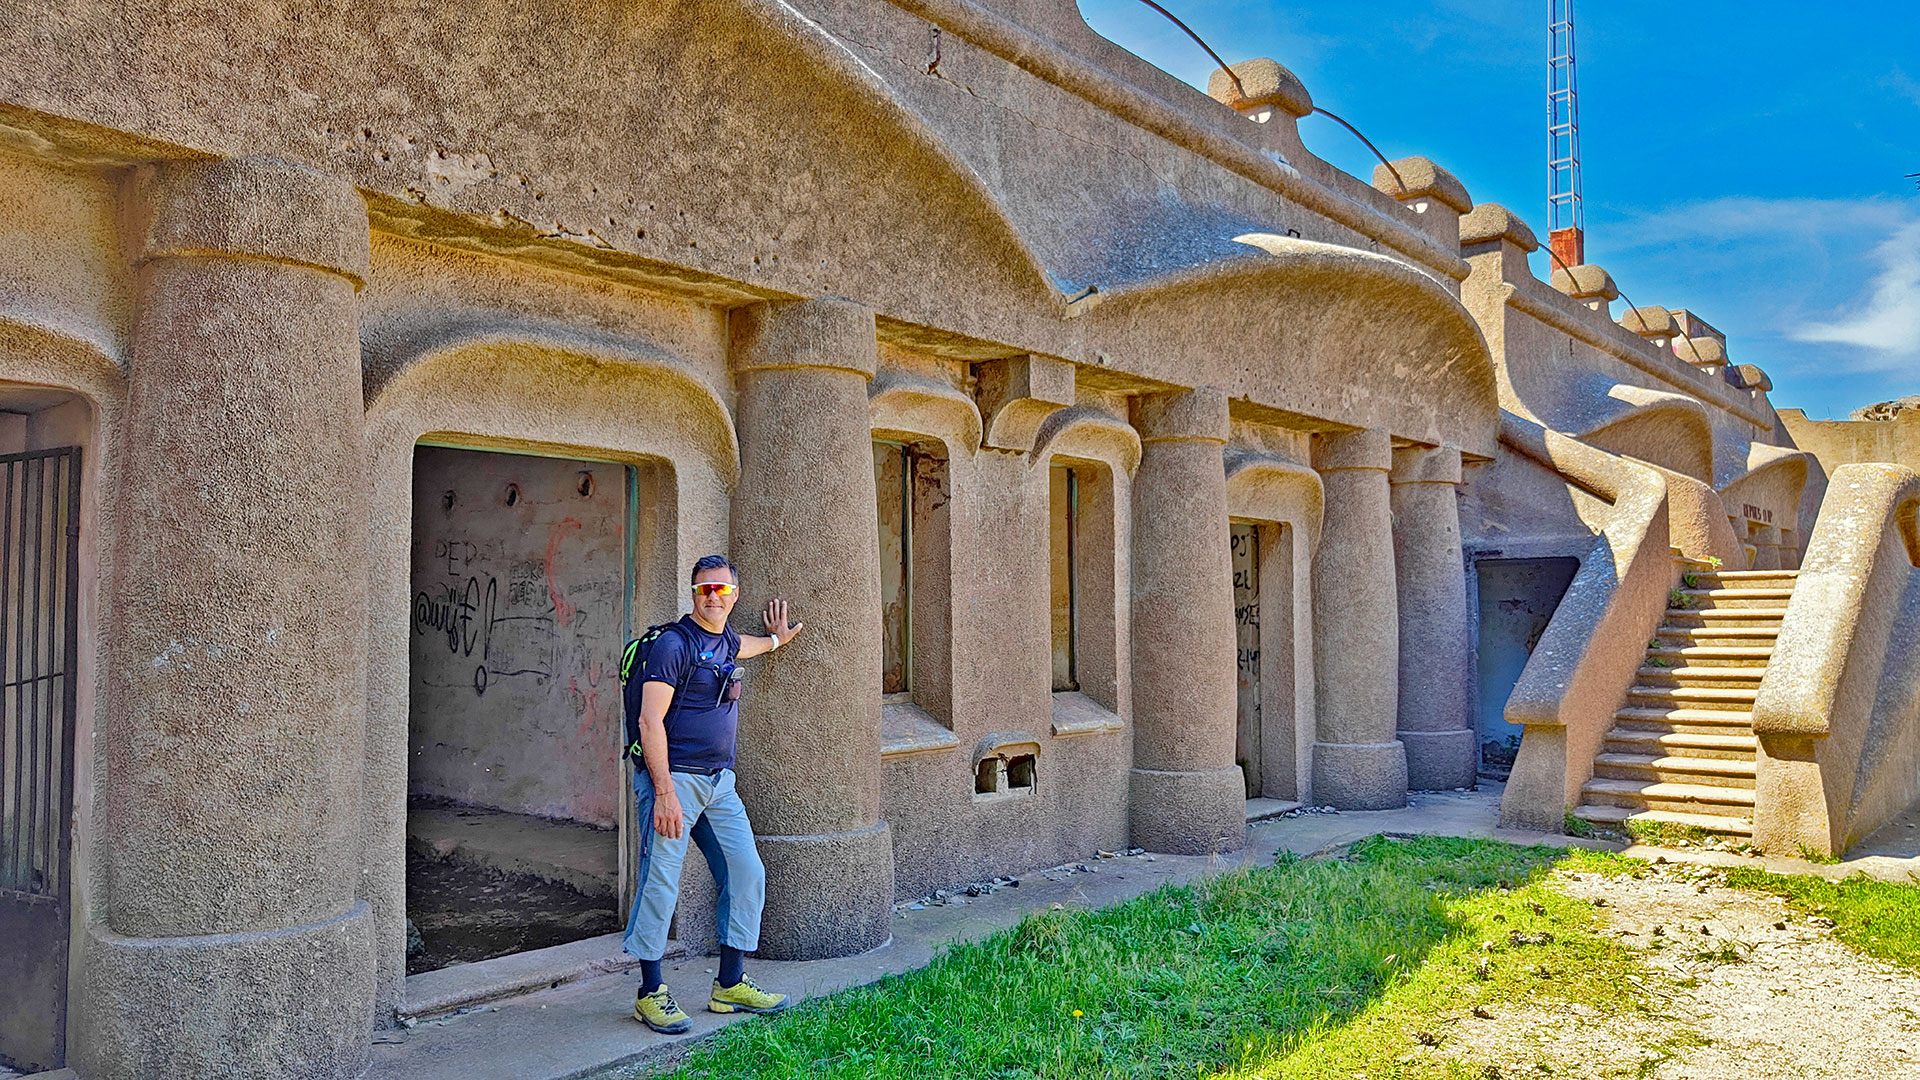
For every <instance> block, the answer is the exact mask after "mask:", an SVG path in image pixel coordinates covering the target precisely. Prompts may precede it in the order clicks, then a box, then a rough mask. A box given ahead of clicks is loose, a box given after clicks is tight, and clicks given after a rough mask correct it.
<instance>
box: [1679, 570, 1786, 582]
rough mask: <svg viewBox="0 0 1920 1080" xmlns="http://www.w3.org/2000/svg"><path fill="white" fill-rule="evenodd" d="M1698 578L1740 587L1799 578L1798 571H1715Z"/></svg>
mask: <svg viewBox="0 0 1920 1080" xmlns="http://www.w3.org/2000/svg"><path fill="white" fill-rule="evenodd" d="M1699 576H1700V577H1702V578H1713V579H1714V580H1716V581H1724V582H1727V583H1728V584H1733V583H1735V582H1738V583H1739V584H1741V585H1749V584H1752V583H1755V582H1762V581H1770V580H1772V579H1774V578H1779V579H1781V580H1783V581H1792V580H1794V579H1795V578H1798V577H1799V576H1800V571H1798V570H1715V571H1713V572H1712V573H1707V574H1701V575H1699Z"/></svg>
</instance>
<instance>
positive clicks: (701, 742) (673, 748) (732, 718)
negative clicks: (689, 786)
mask: <svg viewBox="0 0 1920 1080" xmlns="http://www.w3.org/2000/svg"><path fill="white" fill-rule="evenodd" d="M680 630H681V631H682V632H679V633H665V634H662V635H660V637H659V638H658V639H657V640H656V641H654V643H653V646H652V647H651V648H649V649H648V650H647V664H646V669H645V671H644V672H643V674H642V676H641V682H642V684H644V683H650V682H663V683H666V684H667V685H668V686H679V687H680V691H679V692H678V693H676V694H675V695H674V696H673V707H672V708H671V709H669V710H668V712H667V767H668V768H671V769H685V768H693V769H731V768H733V738H734V732H735V731H736V730H737V729H738V728H739V726H740V704H739V702H735V701H721V700H720V694H721V691H722V690H724V689H725V687H726V679H727V674H728V672H729V671H730V670H731V669H732V668H733V666H734V662H735V657H737V656H738V655H739V654H740V635H739V634H737V633H735V632H734V629H733V627H731V626H729V627H727V628H726V632H725V633H724V634H709V633H708V632H707V631H706V630H705V629H704V628H702V627H701V625H700V624H699V623H697V622H695V621H694V619H693V616H691V615H682V616H681V617H680ZM689 640H692V641H693V642H694V643H695V646H694V647H693V648H691V649H689V648H688V644H687V643H688V641H689ZM689 666H691V667H692V671H691V672H689V671H688V668H689ZM683 681H684V685H683Z"/></svg>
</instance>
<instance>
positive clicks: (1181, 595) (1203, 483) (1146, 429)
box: [1129, 387, 1247, 855]
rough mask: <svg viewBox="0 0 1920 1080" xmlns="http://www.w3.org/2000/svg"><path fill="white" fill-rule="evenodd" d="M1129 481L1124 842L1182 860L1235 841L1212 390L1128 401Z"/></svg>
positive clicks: (1239, 823) (1216, 404) (1222, 518)
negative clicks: (1131, 432) (1134, 441)
mask: <svg viewBox="0 0 1920 1080" xmlns="http://www.w3.org/2000/svg"><path fill="white" fill-rule="evenodd" d="M1133 426H1134V427H1135V428H1137V429H1139V431H1140V442H1141V452H1140V468H1139V470H1138V471H1137V472H1135V474H1134V480H1133V617H1132V628H1133V633H1132V636H1133V772H1132V782H1131V785H1130V787H1131V799H1130V812H1129V822H1130V825H1129V827H1130V830H1131V833H1132V836H1133V842H1134V843H1135V844H1138V845H1139V846H1141V847H1144V848H1146V849H1148V850H1149V851H1165V852H1172V853H1176V854H1182V855H1196V854H1205V853H1208V852H1213V851H1231V850H1233V849H1235V848H1238V847H1239V846H1240V844H1241V841H1242V840H1244V839H1245V837H1246V829H1247V822H1246V814H1247V803H1246V786H1245V781H1244V780H1243V779H1242V778H1241V775H1240V766H1238V765H1236V764H1234V760H1233V735H1234V712H1235V708H1236V706H1237V698H1236V693H1237V691H1236V681H1235V679H1236V675H1235V672H1236V668H1235V665H1234V664H1233V662H1232V661H1233V657H1234V655H1235V648H1236V643H1235V638H1234V626H1233V567H1232V554H1231V552H1230V551H1229V549H1228V546H1227V544H1228V536H1227V473H1226V466H1225V464H1224V463H1223V461H1222V458H1221V454H1222V451H1223V450H1224V448H1225V447H1226V441H1227V398H1226V395H1225V394H1223V393H1221V392H1220V391H1218V390H1215V389H1213V388H1211V387H1202V388H1201V389H1198V390H1193V391H1190V392H1184V393H1170V394H1150V395H1147V396H1145V397H1141V398H1137V399H1135V402H1134V407H1133Z"/></svg>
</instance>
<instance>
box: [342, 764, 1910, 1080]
mask: <svg viewBox="0 0 1920 1080" xmlns="http://www.w3.org/2000/svg"><path fill="white" fill-rule="evenodd" d="M1500 791H1501V789H1500V787H1499V785H1497V784H1483V785H1482V786H1481V788H1480V790H1478V791H1473V792H1441V793H1433V794H1417V795H1414V796H1412V797H1411V799H1410V805H1409V806H1407V807H1406V808H1405V809H1401V810H1383V811H1371V812H1348V813H1340V814H1305V815H1301V816H1298V817H1292V818H1274V819H1268V820H1263V821H1258V822H1254V823H1252V824H1250V825H1249V826H1248V832H1247V843H1246V846H1245V847H1243V848H1242V849H1241V850H1240V851H1238V852H1234V853H1232V854H1230V855H1227V856H1222V857H1212V858H1209V857H1202V856H1172V855H1158V856H1149V855H1137V856H1126V855H1122V856H1117V857H1110V858H1098V857H1092V858H1089V859H1088V860H1087V861H1086V862H1085V863H1081V864H1077V866H1075V867H1069V868H1066V869H1064V870H1060V871H1035V872H1032V873H1029V874H1025V875H1022V876H1021V879H1020V885H1019V886H1018V887H1017V888H1015V887H1003V888H1001V889H1000V890H999V891H997V892H994V893H991V894H989V895H986V896H981V897H977V898H969V897H957V898H952V899H950V900H948V901H945V902H941V903H935V904H932V905H929V906H927V907H925V908H923V909H921V910H903V911H900V912H898V913H897V914H896V915H895V917H894V929H893V940H892V941H891V942H889V943H888V944H887V945H885V946H882V947H881V948H879V949H875V950H874V951H872V952H869V953H864V954H862V955H860V956H853V957H847V958H844V959H840V960H818V961H810V962H805V963H778V962H774V961H764V960H756V961H750V962H749V965H748V967H749V970H750V971H751V972H752V973H753V975H754V978H755V980H756V981H758V982H760V983H761V984H762V985H763V986H767V987H769V988H771V989H775V990H780V991H784V992H786V993H789V994H791V995H793V997H794V998H795V999H796V1000H799V999H803V998H809V997H818V996H821V995H824V994H831V993H833V992H835V991H837V990H843V989H846V988H847V987H851V986H860V985H864V984H866V983H870V982H874V981H876V980H878V979H880V978H882V977H884V976H887V975H892V974H898V973H900V972H905V971H911V970H913V969H915V968H918V967H921V966H924V965H925V964H927V963H928V962H929V961H931V960H932V959H933V957H934V956H935V955H936V954H937V953H938V951H939V949H940V948H941V947H942V946H944V945H946V944H948V943H950V942H956V941H973V940H978V939H980V938H984V937H986V936H988V935H989V934H992V933H993V932H995V931H997V930H1001V929H1004V928H1005V927H1008V926H1011V925H1013V924H1014V923H1016V922H1018V921H1019V920H1020V919H1021V918H1022V917H1023V916H1025V915H1027V914H1029V913H1031V912H1034V911H1043V910H1046V909H1048V908H1051V907H1053V906H1055V905H1064V906H1066V907H1072V908H1083V907H1084V908H1094V907H1105V906H1108V905H1111V904H1117V903H1120V902H1122V901H1124V900H1128V899H1130V898H1132V897H1134V896H1138V895H1140V894H1141V893H1145V892H1150V891H1152V890H1153V889H1157V888H1159V887H1161V886H1162V885H1167V884H1184V883H1186V882H1189V881H1192V880H1194V879H1196V878H1199V877H1202V876H1205V875H1207V874H1212V873H1218V872H1220V871H1222V870H1226V869H1230V868H1232V867H1236V866H1241V865H1269V864H1271V863H1272V862H1273V860H1274V857H1275V855H1277V854H1278V853H1279V852H1281V851H1290V852H1293V853H1295V854H1298V855H1310V854H1313V853H1314V852H1318V851H1323V850H1326V849H1328V848H1332V847H1337V846H1339V845H1342V844H1347V843H1351V842H1353V841H1355V840H1359V839H1362V838H1364V837H1367V836H1372V835H1374V834H1375V833H1383V832H1386V833H1401V834H1427V835H1438V836H1470V837H1491V838H1494V839H1498V840H1505V841H1508V842H1511V843H1516V844H1552V845H1556V846H1568V845H1570V844H1579V845H1581V846H1586V847H1594V848H1602V849H1606V850H1620V849H1621V846H1620V845H1617V844H1601V843H1596V842H1591V841H1573V840H1570V839H1569V838H1567V837H1564V836H1558V835H1550V834H1544V833H1534V832H1517V831H1512V830H1506V829H1501V828H1499V827H1498V819H1499V799H1500ZM1905 837H1911V838H1912V839H1910V840H1905V842H1904V843H1902V840H1903V838H1905ZM1860 850H1862V851H1866V852H1870V854H1868V855H1866V856H1865V857H1862V858H1859V859H1855V860H1850V861H1848V862H1846V863H1841V864H1838V865H1833V866H1816V865H1813V864H1810V863H1807V862H1805V861H1803V860H1799V859H1748V858H1742V857H1739V856H1735V855H1731V854H1728V853H1725V852H1714V851H1698V850H1668V849H1657V848H1649V847H1637V846H1636V847H1631V848H1627V849H1626V854H1629V855H1633V856H1637V857H1643V858H1648V859H1652V858H1656V857H1664V858H1666V859H1667V860H1669V861H1675V862H1679V861H1695V862H1711V863H1715V864H1721V865H1726V864H1735V863H1738V864H1759V865H1765V866H1766V867H1767V868H1769V869H1772V870H1775V871H1777V872H1780V873H1819V874H1821V875H1822V876H1828V877H1837V876H1844V875H1845V874H1848V873H1854V872H1866V873H1870V874H1872V875H1873V876H1875V877H1883V878H1887V879H1890V880H1920V858H1916V855H1920V807H1917V808H1916V809H1915V810H1913V811H1909V812H1908V814H1907V815H1905V816H1903V817H1902V818H1901V819H1899V820H1897V821H1895V822H1894V823H1893V824H1891V825H1890V826H1888V828H1887V829H1884V830H1882V832H1881V833H1880V834H1876V835H1875V836H1874V837H1873V838H1870V840H1869V841H1868V842H1867V843H1863V844H1862V845H1860ZM1082 868H1084V869H1082ZM583 944H584V943H583ZM713 966H714V961H713V960H711V959H708V958H704V957H693V958H686V959H682V960H680V961H677V962H675V961H671V960H670V961H669V962H668V964H667V967H666V969H665V970H666V976H667V982H668V985H669V986H671V987H672V988H673V992H674V994H675V996H676V997H678V998H679V1000H680V1003H681V1005H682V1006H683V1007H685V1008H687V1010H688V1012H689V1013H690V1014H691V1015H692V1016H693V1020H694V1027H693V1031H692V1032H691V1033H689V1034H687V1035H681V1036H663V1035H656V1034H654V1033H653V1032H651V1031H649V1030H647V1029H646V1028H644V1027H642V1026H641V1025H639V1024H638V1023H636V1022H635V1021H634V1020H633V1019H632V1015H631V1014H632V1008H633V995H634V990H635V988H636V986H637V981H636V980H635V978H634V976H633V975H632V974H631V973H630V972H619V973H615V974H607V975H597V976H592V977H587V978H583V979H580V980H578V981H575V982H570V983H567V984H565V985H561V986H558V987H555V988H553V989H550V990H543V991H539V992H537V993H532V994H526V995H524V996H520V997H516V998H513V999H510V1000H505V1001H500V1002H496V1003H493V1004H488V1005H482V1006H478V1007H475V1009H474V1010H473V1011H470V1012H467V1013H464V1014H459V1015H454V1016H447V1017H443V1018H440V1019H434V1020H422V1021H419V1022H418V1023H417V1025H416V1026H415V1027H413V1028H411V1029H408V1030H395V1031H390V1032H382V1033H380V1035H379V1036H378V1037H377V1039H376V1042H375V1045H374V1047H373V1067H372V1069H371V1070H370V1071H369V1073H368V1074H367V1075H368V1077H369V1078H370V1080H402V1078H404V1080H493V1078H498V1080H575V1078H583V1077H594V1076H597V1075H599V1074H601V1073H603V1072H606V1071H607V1070H609V1069H613V1068H615V1067H620V1066H629V1067H630V1066H634V1065H639V1064H657V1065H664V1064H667V1063H670V1062H671V1061H672V1060H673V1059H674V1058H675V1057H677V1056H678V1055H680V1054H683V1053H684V1052H685V1051H686V1050H687V1049H688V1047H689V1045H690V1044H691V1043H692V1042H694V1041H695V1040H698V1039H700V1038H702V1037H704V1036H707V1035H710V1034H712V1033H713V1032H714V1031H717V1030H718V1029H719V1028H720V1027H721V1026H723V1025H724V1024H726V1023H738V1022H743V1021H748V1020H751V1018H748V1017H741V1016H738V1015H736V1016H732V1017H724V1018H723V1017H720V1016H717V1015H715V1014H713V1013H709V1012H707V1011H706V1010H705V1008H704V1005H705V1002H706V994H707V988H708V986H709V985H710V984H711V982H712V978H713V975H712V972H713Z"/></svg>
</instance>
